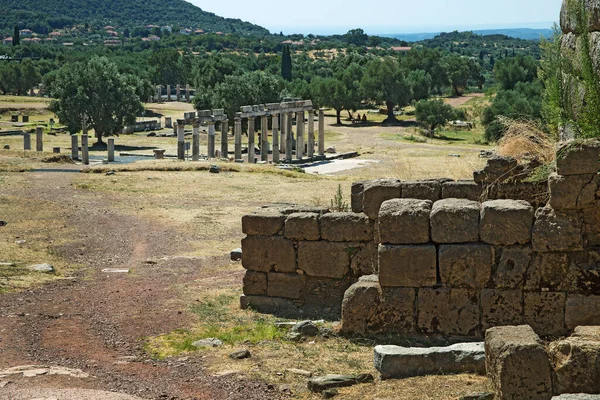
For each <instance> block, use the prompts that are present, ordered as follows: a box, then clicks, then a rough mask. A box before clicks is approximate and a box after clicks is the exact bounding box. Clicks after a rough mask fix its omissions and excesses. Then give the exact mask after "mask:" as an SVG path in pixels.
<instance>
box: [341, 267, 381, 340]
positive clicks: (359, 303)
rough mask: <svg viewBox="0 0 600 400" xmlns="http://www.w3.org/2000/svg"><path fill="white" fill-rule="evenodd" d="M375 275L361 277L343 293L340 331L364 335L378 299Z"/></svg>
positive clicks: (375, 309) (373, 314)
mask: <svg viewBox="0 0 600 400" xmlns="http://www.w3.org/2000/svg"><path fill="white" fill-rule="evenodd" d="M380 297H381V295H380V291H379V283H378V281H377V276H376V275H372V276H368V277H363V278H361V279H360V280H359V281H358V282H357V283H355V284H354V285H352V286H350V287H349V288H348V290H346V292H345V293H344V300H343V301H342V332H344V333H354V334H359V335H364V334H367V333H368V329H367V327H368V324H369V321H371V319H372V318H373V317H374V316H375V314H376V312H377V306H378V305H379V301H380Z"/></svg>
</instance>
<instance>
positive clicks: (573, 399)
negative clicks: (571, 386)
mask: <svg viewBox="0 0 600 400" xmlns="http://www.w3.org/2000/svg"><path fill="white" fill-rule="evenodd" d="M552 400H600V395H598V394H586V393H578V394H561V395H560V396H554V397H553V398H552Z"/></svg>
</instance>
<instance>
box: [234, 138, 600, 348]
mask: <svg viewBox="0 0 600 400" xmlns="http://www.w3.org/2000/svg"><path fill="white" fill-rule="evenodd" d="M599 160H600V142H598V141H594V140H591V141H579V142H570V143H565V144H561V145H560V147H559V148H558V151H557V172H556V174H553V175H552V176H551V177H550V179H549V180H548V183H547V185H546V191H548V192H549V193H550V199H549V201H548V202H547V204H543V205H539V204H536V205H532V204H530V203H529V202H527V201H525V200H523V199H516V200H509V199H495V200H491V199H490V200H486V201H477V199H481V197H480V196H481V195H479V196H476V194H477V193H478V191H479V189H480V188H481V186H479V185H478V184H475V183H473V182H465V181H463V182H454V181H449V180H445V179H444V180H430V181H421V182H403V181H400V180H397V179H380V180H376V181H367V182H359V183H356V184H354V185H353V187H352V209H353V212H351V213H330V212H328V210H322V209H318V210H314V209H302V210H299V209H295V208H293V207H292V208H285V207H283V208H282V207H271V208H266V209H263V210H261V211H260V212H258V213H255V214H251V215H248V216H246V217H244V232H245V233H246V234H247V235H248V237H247V238H246V239H244V242H243V246H244V267H245V268H246V269H248V272H247V277H246V281H245V289H244V290H245V295H246V297H244V298H243V300H242V302H243V303H244V304H250V303H252V302H253V301H254V302H255V303H256V302H265V301H266V300H265V299H267V298H268V299H270V300H269V303H268V305H269V307H270V306H273V304H275V303H273V302H274V301H277V302H279V303H277V307H280V306H281V307H283V305H282V303H281V301H280V300H273V299H285V301H286V302H287V303H286V304H285V307H283V308H286V309H287V308H290V309H295V310H296V311H300V312H306V311H304V310H305V309H308V310H310V311H315V312H316V313H317V314H319V315H321V316H323V315H326V314H329V315H334V316H335V314H336V313H338V312H339V309H340V307H341V309H342V328H343V330H344V331H345V332H348V333H359V334H367V333H376V334H388V333H393V334H411V333H421V334H434V335H444V336H453V335H459V336H473V337H481V336H482V335H483V333H484V332H485V330H486V329H488V328H490V327H494V326H502V325H521V324H528V325H530V326H531V327H532V328H533V330H534V331H535V332H536V333H537V334H539V335H544V336H546V335H554V336H559V335H564V334H566V333H568V332H569V331H572V330H573V329H574V328H575V327H577V326H580V325H589V324H599V323H600V240H599V239H600V216H599V215H600V179H598V170H600V161H599ZM507 165H508V164H507ZM476 188H478V189H476ZM450 194H452V195H454V196H461V195H462V196H463V197H462V198H460V197H446V195H450ZM406 196H414V198H411V197H406ZM474 199H475V200H474ZM257 274H258V275H257ZM359 277H362V278H361V279H358V278H359ZM351 285H352V286H351ZM346 289H347V290H346ZM344 291H345V294H343V292H344ZM290 302H292V303H293V307H288V306H289V303H290ZM250 305H251V304H250ZM277 307H275V308H277ZM294 307H295V308H294ZM267 308H268V307H267Z"/></svg>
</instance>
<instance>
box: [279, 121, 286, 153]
mask: <svg viewBox="0 0 600 400" xmlns="http://www.w3.org/2000/svg"><path fill="white" fill-rule="evenodd" d="M279 115H280V118H281V136H280V139H281V140H280V141H279V151H280V152H281V153H283V154H285V152H286V150H285V149H287V113H286V112H282V113H281V114H279Z"/></svg>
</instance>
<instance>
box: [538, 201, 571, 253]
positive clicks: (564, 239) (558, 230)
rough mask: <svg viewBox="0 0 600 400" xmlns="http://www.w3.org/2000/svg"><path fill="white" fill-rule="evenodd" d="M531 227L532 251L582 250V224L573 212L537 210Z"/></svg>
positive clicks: (547, 209)
mask: <svg viewBox="0 0 600 400" xmlns="http://www.w3.org/2000/svg"><path fill="white" fill-rule="evenodd" d="M535 218H536V219H535V224H534V226H533V239H532V244H533V251H537V252H546V251H552V252H559V251H578V250H582V249H583V229H582V228H583V226H582V225H583V224H582V221H581V219H580V217H579V214H577V213H576V212H573V211H556V210H554V209H552V208H550V207H544V208H539V209H538V210H537V211H536V213H535Z"/></svg>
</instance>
